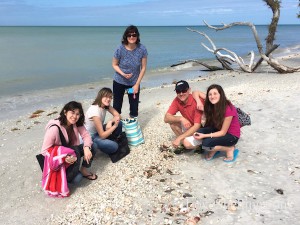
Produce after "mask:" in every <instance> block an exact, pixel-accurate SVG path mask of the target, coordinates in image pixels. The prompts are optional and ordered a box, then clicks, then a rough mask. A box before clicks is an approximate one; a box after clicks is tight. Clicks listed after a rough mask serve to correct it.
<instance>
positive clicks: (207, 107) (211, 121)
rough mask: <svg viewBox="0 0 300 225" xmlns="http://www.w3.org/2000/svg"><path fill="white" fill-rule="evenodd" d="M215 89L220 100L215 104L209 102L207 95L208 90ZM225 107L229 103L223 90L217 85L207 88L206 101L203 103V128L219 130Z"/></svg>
mask: <svg viewBox="0 0 300 225" xmlns="http://www.w3.org/2000/svg"><path fill="white" fill-rule="evenodd" d="M212 89H216V90H217V91H218V92H219V94H220V100H219V102H217V103H216V104H212V103H211V102H210V101H209V97H208V93H209V92H210V90H212ZM227 105H229V106H231V102H230V101H229V100H228V99H227V98H226V95H225V92H224V90H223V88H222V87H221V86H220V85H218V84H212V85H210V86H209V87H208V88H207V92H206V99H205V103H204V114H205V117H206V122H205V126H206V127H214V128H216V129H218V130H221V128H222V124H223V122H224V119H225V111H226V107H227Z"/></svg>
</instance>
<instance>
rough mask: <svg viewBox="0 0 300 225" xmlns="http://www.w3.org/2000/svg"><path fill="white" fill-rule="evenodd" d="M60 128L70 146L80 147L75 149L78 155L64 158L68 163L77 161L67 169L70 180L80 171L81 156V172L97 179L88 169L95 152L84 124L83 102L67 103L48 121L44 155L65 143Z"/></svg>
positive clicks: (43, 148)
mask: <svg viewBox="0 0 300 225" xmlns="http://www.w3.org/2000/svg"><path fill="white" fill-rule="evenodd" d="M59 128H60V130H61V131H62V134H63V136H64V138H65V141H66V142H67V145H68V146H77V145H79V148H77V150H76V151H75V153H76V157H72V156H69V155H67V156H66V157H65V159H64V161H65V163H67V164H71V165H72V164H74V163H75V162H76V166H75V167H73V166H72V167H71V166H70V167H69V168H68V169H67V171H66V173H67V178H68V182H70V181H72V180H70V179H72V178H74V176H76V174H77V172H78V171H79V167H80V162H81V157H83V162H82V166H81V169H80V172H81V174H82V175H83V177H85V178H87V179H89V180H96V179H97V175H96V174H93V173H91V172H89V171H88V168H90V167H91V163H92V160H93V156H94V154H95V153H94V152H93V151H92V149H91V145H92V139H91V136H90V134H89V132H88V131H87V129H86V128H85V126H84V113H83V109H82V105H81V103H79V102H75V101H71V102H69V103H67V104H66V105H65V106H64V107H63V109H62V110H61V112H60V115H59V117H58V118H57V119H52V120H50V121H49V122H48V124H47V125H46V133H45V136H44V141H43V146H42V154H43V155H44V156H46V155H47V154H48V155H49V152H48V149H49V148H50V147H53V146H60V145H62V144H63V143H62V140H61V139H60V135H59ZM79 135H80V136H81V138H82V140H83V145H80V140H79ZM65 147H66V146H65ZM69 178H70V179H69Z"/></svg>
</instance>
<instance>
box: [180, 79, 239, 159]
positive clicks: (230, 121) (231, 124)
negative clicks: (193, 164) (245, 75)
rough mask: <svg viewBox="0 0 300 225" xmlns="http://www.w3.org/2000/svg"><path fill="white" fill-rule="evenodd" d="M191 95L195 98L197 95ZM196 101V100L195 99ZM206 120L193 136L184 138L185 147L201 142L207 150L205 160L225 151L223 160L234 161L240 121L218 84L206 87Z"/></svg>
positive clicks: (194, 146) (190, 147) (189, 147)
mask: <svg viewBox="0 0 300 225" xmlns="http://www.w3.org/2000/svg"><path fill="white" fill-rule="evenodd" d="M193 97H194V98H197V95H194V93H193ZM196 101H197V100H196ZM204 114H205V116H206V122H205V126H204V128H200V129H199V130H198V132H195V133H194V135H193V136H190V137H187V138H185V140H184V146H185V148H187V149H194V148H196V146H198V145H200V144H201V143H202V147H203V148H204V149H207V150H209V152H208V154H207V155H206V160H212V159H213V158H214V156H215V155H216V153H218V152H219V151H225V152H226V157H225V158H224V160H223V161H224V162H234V161H235V159H236V157H237V154H238V150H237V149H235V144H236V143H237V142H238V140H239V138H240V134H241V131H240V123H239V120H238V115H237V111H236V108H235V107H234V105H233V104H232V103H231V102H230V101H229V100H227V98H226V96H225V92H224V90H223V88H222V87H221V86H220V85H217V84H212V85H210V86H209V87H208V89H207V93H206V99H205V103H204Z"/></svg>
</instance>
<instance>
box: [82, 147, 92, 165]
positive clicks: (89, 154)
mask: <svg viewBox="0 0 300 225" xmlns="http://www.w3.org/2000/svg"><path fill="white" fill-rule="evenodd" d="M83 151H84V159H85V161H86V162H87V163H88V164H89V163H90V159H91V158H92V156H93V155H92V152H91V150H90V148H89V147H84V149H83Z"/></svg>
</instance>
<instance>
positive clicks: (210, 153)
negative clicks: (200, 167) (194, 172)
mask: <svg viewBox="0 0 300 225" xmlns="http://www.w3.org/2000/svg"><path fill="white" fill-rule="evenodd" d="M216 152H217V151H209V152H208V153H207V154H206V156H205V159H206V160H207V161H209V160H212V158H213V157H214V155H215V154H216Z"/></svg>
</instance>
